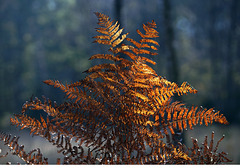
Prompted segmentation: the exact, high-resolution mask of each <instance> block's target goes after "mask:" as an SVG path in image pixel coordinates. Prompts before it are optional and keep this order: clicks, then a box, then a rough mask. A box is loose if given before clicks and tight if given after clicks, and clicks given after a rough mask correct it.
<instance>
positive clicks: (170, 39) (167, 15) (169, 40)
mask: <svg viewBox="0 0 240 168" xmlns="http://www.w3.org/2000/svg"><path fill="white" fill-rule="evenodd" d="M163 2H164V3H163V5H164V11H163V15H164V26H165V28H166V30H165V32H166V38H165V41H166V48H167V55H168V63H167V64H168V66H167V68H168V74H169V77H168V78H169V80H171V81H174V82H176V83H178V82H179V68H178V61H177V54H176V50H175V48H174V29H173V26H172V18H171V11H172V8H171V4H170V2H171V1H169V0H164V1H163Z"/></svg>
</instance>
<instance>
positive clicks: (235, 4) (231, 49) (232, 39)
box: [226, 0, 239, 116]
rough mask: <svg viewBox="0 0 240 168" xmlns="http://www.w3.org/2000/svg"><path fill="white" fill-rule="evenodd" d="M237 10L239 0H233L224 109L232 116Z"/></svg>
mask: <svg viewBox="0 0 240 168" xmlns="http://www.w3.org/2000/svg"><path fill="white" fill-rule="evenodd" d="M238 10H239V0H233V1H232V5H231V9H230V29H229V37H228V43H227V56H226V91H227V101H226V103H227V104H226V106H227V107H226V110H228V113H230V112H231V113H232V116H235V115H234V114H233V113H234V112H236V110H235V105H237V102H235V99H234V92H235V91H234V90H235V89H234V88H235V87H234V82H233V65H234V64H233V62H234V57H235V56H236V53H237V23H238V20H237V15H238Z"/></svg>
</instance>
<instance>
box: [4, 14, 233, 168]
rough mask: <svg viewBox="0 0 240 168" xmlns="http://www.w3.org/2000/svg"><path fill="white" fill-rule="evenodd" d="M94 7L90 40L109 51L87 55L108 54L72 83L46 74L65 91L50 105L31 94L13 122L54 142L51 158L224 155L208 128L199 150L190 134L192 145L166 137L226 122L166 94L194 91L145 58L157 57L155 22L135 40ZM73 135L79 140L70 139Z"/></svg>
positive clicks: (111, 160)
mask: <svg viewBox="0 0 240 168" xmlns="http://www.w3.org/2000/svg"><path fill="white" fill-rule="evenodd" d="M95 14H96V16H97V17H98V25H99V26H100V27H99V28H97V29H96V31H97V32H98V33H99V35H97V36H95V37H94V38H95V41H94V42H96V43H98V44H103V45H106V46H108V51H110V54H109V53H108V54H95V55H93V56H91V57H90V58H89V59H90V60H94V59H105V60H110V61H112V62H111V63H102V64H98V65H95V66H93V67H91V68H89V69H88V70H86V71H85V73H86V74H87V76H86V77H85V78H84V79H82V80H79V81H77V82H74V83H71V84H67V83H66V84H63V83H62V82H60V81H58V80H46V81H44V83H45V84H47V85H50V86H53V87H55V88H59V89H60V90H61V91H62V92H63V93H64V94H65V98H66V99H65V101H64V102H63V103H61V104H59V105H57V104H56V103H54V105H53V103H52V101H51V100H49V99H46V98H43V99H44V101H41V100H40V99H38V98H35V99H31V100H30V101H27V102H26V103H25V104H24V105H23V107H22V113H20V114H16V115H15V117H14V118H11V123H12V124H13V125H15V126H17V127H20V129H29V130H30V134H32V135H37V136H41V137H43V138H45V139H46V140H47V141H49V142H50V143H51V144H52V145H54V146H56V147H57V148H58V152H59V153H62V154H63V156H64V159H62V160H61V159H57V164H61V163H63V164H190V163H194V164H195V163H205V162H206V163H222V162H224V163H225V162H229V161H230V160H228V159H227V158H225V153H219V154H216V151H217V148H218V144H219V143H220V141H218V142H217V146H216V147H215V148H213V135H212V140H211V142H210V146H209V147H208V146H207V139H206V142H205V143H204V149H203V152H202V153H201V151H200V153H198V154H196V153H197V152H199V151H198V149H200V148H201V147H199V146H198V145H197V143H196V142H195V141H193V145H194V147H193V148H192V149H191V150H190V151H189V150H186V149H185V147H184V146H183V145H176V143H173V142H172V141H171V137H172V139H173V137H174V136H176V135H177V134H178V133H176V132H182V131H184V130H185V129H186V128H190V129H192V128H193V126H196V125H197V124H199V125H202V124H204V125H206V126H209V125H210V124H212V123H213V122H218V123H221V124H228V122H227V120H226V118H225V117H224V116H223V114H220V112H219V111H215V110H214V109H213V108H211V109H205V108H201V107H200V108H199V107H198V106H191V107H190V108H189V107H187V106H186V105H185V104H184V103H182V102H178V101H172V97H173V96H174V95H178V96H182V95H183V94H189V93H197V90H196V89H194V88H193V87H192V86H191V85H190V84H188V83H187V82H183V83H182V84H181V85H178V84H176V83H174V82H171V81H168V80H167V79H166V78H163V77H162V76H159V75H158V74H157V73H156V72H155V70H154V69H152V68H151V67H150V66H149V65H148V64H149V63H150V64H156V63H155V62H154V61H153V60H151V59H150V58H151V56H153V55H157V53H156V51H157V47H158V46H159V44H158V42H157V41H156V40H155V38H157V37H158V31H157V30H156V28H157V27H156V23H155V22H154V21H152V22H148V23H146V24H143V30H144V31H141V30H137V33H138V34H139V35H140V40H139V41H135V40H134V39H131V38H129V37H127V36H128V33H126V34H123V28H120V24H118V22H114V21H111V19H110V18H109V17H108V16H106V15H104V14H102V13H98V12H97V13H95ZM117 54H119V55H117ZM29 110H35V111H39V112H40V111H41V112H44V113H45V114H46V116H45V117H44V116H43V115H40V117H39V118H38V119H37V118H33V117H30V116H29V115H28V111H29ZM73 139H74V140H75V143H77V145H76V144H75V145H73V143H72V140H73ZM0 141H4V142H5V144H6V145H9V146H10V147H11V148H14V152H15V153H17V154H18V155H19V156H20V157H24V160H25V161H26V162H27V163H29V164H30V163H31V164H38V163H40V164H47V161H46V160H44V159H43V158H42V155H41V153H40V150H38V149H36V150H33V151H32V152H30V153H26V152H24V150H23V148H22V147H19V145H16V144H17V138H16V137H15V138H12V139H11V137H10V136H9V135H5V134H2V135H0ZM84 146H85V147H86V149H85V148H84ZM196 150H197V151H196ZM33 153H36V154H35V155H34V154H33ZM211 153H212V155H211ZM3 156H4V155H3ZM196 156H197V157H198V158H197V159H196V158H195V157H196ZM215 156H216V157H215ZM0 157H1V156H0ZM26 157H27V158H26ZM211 157H215V158H214V159H213V160H214V162H212V161H209V160H206V159H204V158H207V159H209V158H211ZM199 158H200V161H199Z"/></svg>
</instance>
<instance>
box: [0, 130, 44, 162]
mask: <svg viewBox="0 0 240 168" xmlns="http://www.w3.org/2000/svg"><path fill="white" fill-rule="evenodd" d="M18 139H19V137H15V136H14V137H11V135H10V134H4V133H0V141H3V142H5V145H8V147H9V148H10V149H11V153H13V154H14V155H17V156H18V157H19V158H21V159H22V160H23V161H25V162H26V163H27V164H48V158H45V157H43V155H42V153H41V151H40V149H39V148H37V149H33V150H32V151H30V152H28V153H27V152H26V151H25V150H24V146H23V145H21V146H20V145H19V144H18Z"/></svg>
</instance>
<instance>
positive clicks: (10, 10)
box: [0, 0, 240, 163]
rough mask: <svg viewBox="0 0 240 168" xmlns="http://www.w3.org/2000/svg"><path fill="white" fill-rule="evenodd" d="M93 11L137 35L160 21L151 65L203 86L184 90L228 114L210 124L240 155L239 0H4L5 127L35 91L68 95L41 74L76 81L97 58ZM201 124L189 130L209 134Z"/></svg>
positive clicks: (0, 113)
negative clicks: (220, 122)
mask: <svg viewBox="0 0 240 168" xmlns="http://www.w3.org/2000/svg"><path fill="white" fill-rule="evenodd" d="M93 12H101V13H104V14H106V15H108V16H110V17H111V18H112V19H114V20H119V21H120V24H121V26H122V27H124V28H125V29H124V32H125V33H126V32H130V35H129V36H130V37H131V38H137V37H135V36H136V35H137V33H136V31H135V30H136V29H141V28H142V27H141V25H142V23H145V22H147V21H151V20H152V19H154V20H155V21H156V23H157V25H158V29H157V30H158V31H159V33H160V37H159V38H158V39H157V41H158V42H159V44H160V47H159V55H158V56H155V57H154V58H152V59H153V60H155V61H156V62H157V65H155V66H154V69H155V70H156V71H157V73H158V74H159V75H161V76H165V77H166V78H167V79H169V80H171V81H174V82H177V83H179V84H180V83H182V82H183V81H188V82H189V83H190V84H191V85H192V86H194V87H195V88H196V89H197V90H198V91H199V92H198V93H197V94H196V95H187V96H184V97H183V98H182V100H183V101H185V102H186V103H187V104H189V105H191V104H195V105H202V106H203V107H207V108H211V107H215V109H217V110H220V111H221V112H222V113H224V114H225V115H226V117H227V119H228V121H229V122H230V125H228V126H222V125H214V126H213V127H208V129H210V130H212V129H213V128H214V129H216V132H215V134H219V137H221V136H222V132H220V133H219V132H218V131H219V130H220V131H223V130H224V131H225V132H223V133H224V134H226V138H225V140H224V141H225V142H226V144H228V146H227V147H226V149H224V150H225V151H228V152H229V154H230V156H231V158H232V159H234V163H240V153H239V151H240V150H239V148H240V147H239V143H238V139H239V138H240V131H239V128H240V127H239V125H240V124H239V121H240V106H239V102H240V89H239V88H240V66H239V64H240V43H239V42H240V41H239V40H240V1H239V0H211V1H209V0H201V1H191V0H181V1H179V0H171V1H170V0H11V1H10V0H0V129H1V130H4V131H8V130H9V129H12V128H11V127H10V121H9V118H10V116H13V114H14V113H20V111H21V106H22V104H23V103H24V102H25V101H26V100H28V99H29V98H30V97H31V96H37V97H39V98H41V95H45V96H46V97H48V98H50V99H51V100H56V101H57V102H59V103H60V102H61V101H62V100H63V95H62V94H61V93H59V92H58V91H59V90H58V89H54V88H52V87H49V86H46V85H45V84H43V82H42V81H43V80H47V79H57V80H59V81H62V82H64V81H66V82H69V83H70V81H77V80H79V79H82V78H83V77H84V73H82V72H83V71H85V70H86V69H87V68H89V67H90V66H92V64H96V63H97V62H93V61H89V60H88V58H89V57H90V56H91V55H93V54H96V53H104V48H103V47H102V46H99V45H96V44H93V43H92V41H93V39H92V37H93V36H95V35H96V32H95V28H96V27H97V18H96V16H95V15H94V13H93ZM199 127H200V126H199ZM219 128H220V129H219ZM14 129H15V128H14ZM199 129H206V128H205V127H203V128H196V129H195V130H191V131H186V132H187V133H186V134H185V136H186V137H188V136H193V135H194V136H195V134H196V136H200V137H203V138H204V136H205V134H206V132H207V131H205V130H204V131H202V132H203V135H202V134H200V133H201V130H199ZM194 131H195V132H194ZM201 135H202V136H201ZM207 135H208V136H210V132H209V133H208V134H207ZM196 136H195V137H194V138H198V137H196ZM216 136H217V135H216ZM188 139H189V138H188ZM199 139H201V138H199ZM199 141H200V140H199ZM216 141H217V138H216ZM229 145H230V146H229ZM231 145H232V146H231ZM237 145H238V146H237ZM234 152H235V153H234ZM0 163H1V161H0Z"/></svg>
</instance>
